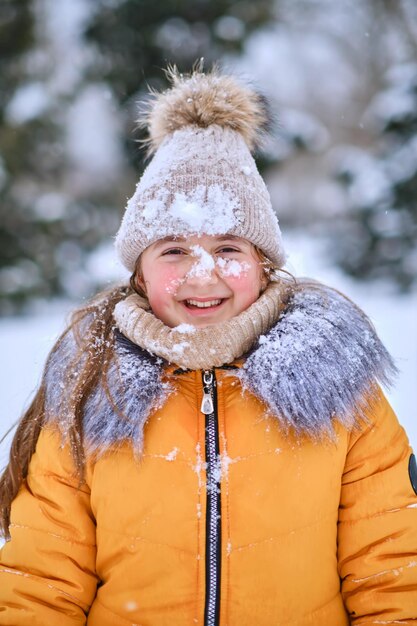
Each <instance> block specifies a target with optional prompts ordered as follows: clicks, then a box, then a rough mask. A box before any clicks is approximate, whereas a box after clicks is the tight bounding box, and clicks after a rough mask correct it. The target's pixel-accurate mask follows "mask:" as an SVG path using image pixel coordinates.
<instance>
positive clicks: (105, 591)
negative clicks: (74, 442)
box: [0, 294, 417, 626]
mask: <svg viewBox="0 0 417 626" xmlns="http://www.w3.org/2000/svg"><path fill="white" fill-rule="evenodd" d="M343 307H345V308H346V307H347V309H346V310H345V309H343ZM341 318H343V320H344V322H345V323H344V324H340V323H339V324H337V323H336V320H337V319H339V320H340V319H341ZM323 320H325V321H326V320H327V321H328V322H329V323H331V324H332V328H333V330H332V333H328V332H327V330H326V327H325V326H326V325H325V323H324V322H323ZM307 329H308V330H307ZM312 329H313V332H312ZM67 349H68V346H67ZM282 351H284V352H282ZM61 357H62V359H61V360H64V361H65V358H66V357H65V354H63V355H61ZM58 361H59V357H58V358H57V363H58ZM57 363H56V364H55V365H54V364H52V365H51V372H52V373H51V379H52V380H53V381H54V382H55V384H51V385H50V391H49V393H50V411H51V414H52V413H54V414H55V416H56V417H57V411H58V408H59V394H55V390H56V389H59V388H60V385H59V372H58V365H57ZM274 364H275V365H274ZM276 364H279V367H276ZM235 367H236V368H234V367H233V366H232V367H230V366H225V367H223V368H216V369H215V370H213V371H206V372H201V371H184V370H180V369H176V368H175V366H167V365H166V364H165V365H164V364H161V363H160V361H159V360H158V359H153V358H152V357H151V356H150V355H148V354H147V353H144V352H143V351H142V350H140V349H139V348H137V347H136V346H134V345H132V344H130V343H129V342H128V341H126V340H125V339H123V338H121V339H120V341H119V345H118V368H119V369H118V370H117V371H118V372H119V373H120V376H121V379H122V381H124V383H125V384H124V385H123V388H122V389H120V390H119V391H118V392H117V393H119V394H120V397H119V398H118V400H120V402H122V404H123V406H124V407H129V419H128V420H122V418H121V417H120V413H119V412H118V411H117V410H115V407H114V405H110V404H109V403H108V400H107V399H106V397H105V396H104V394H103V393H102V392H101V391H100V390H99V389H98V390H97V392H96V394H95V397H92V398H91V401H90V402H89V404H88V406H87V407H86V415H85V425H86V431H85V432H86V445H87V446H89V449H90V450H91V451H92V452H95V453H97V452H99V455H98V458H96V459H95V460H94V461H93V460H92V458H93V457H91V460H90V461H89V463H88V467H87V476H86V483H85V484H83V485H82V486H80V485H79V483H78V480H77V478H76V476H75V472H74V466H73V462H72V459H71V456H70V453H69V450H68V446H67V445H62V422H59V421H58V420H56V421H54V419H51V422H50V424H49V425H48V427H45V428H44V429H43V431H42V433H41V435H40V438H39V441H38V446H37V450H36V453H35V454H34V456H33V458H32V461H31V463H30V468H29V475H28V478H27V480H26V481H25V483H24V484H23V486H22V488H21V489H20V491H19V494H18V496H17V497H16V499H15V501H14V503H13V506H12V518H11V519H12V524H11V535H12V539H11V541H10V542H8V543H7V544H6V545H5V546H4V547H3V549H2V551H1V558H0V624H8V625H9V626H10V625H13V626H23V625H26V624H30V625H31V626H37V625H42V626H49V625H51V626H55V625H58V624H59V625H60V626H70V625H73V624H74V625H75V624H88V625H89V626H110V625H111V626H127V625H138V624H140V625H141V626H164V625H167V626H168V625H169V626H188V625H192V624H197V625H198V624H200V625H201V626H202V625H203V624H204V625H205V626H206V625H210V626H211V625H212V624H213V625H214V624H220V625H221V626H249V625H251V626H252V625H253V624H257V626H274V625H280V626H284V625H288V626H295V625H297V626H312V625H313V624H314V625H316V624H320V626H344V625H347V624H353V625H354V626H358V625H359V624H397V623H400V624H417V496H416V489H417V485H416V475H417V468H416V466H415V458H414V456H413V455H412V451H411V449H410V447H409V444H408V440H407V437H406V435H405V433H404V431H403V429H402V428H401V426H400V425H399V424H398V421H397V419H396V417H395V415H394V413H393V411H392V410H391V408H390V407H389V405H388V403H387V401H386V399H385V398H384V396H383V394H382V392H380V391H378V392H377V394H376V397H374V398H373V402H372V405H367V404H366V402H365V399H366V398H367V397H370V395H371V396H372V395H373V388H374V380H375V377H377V378H379V379H384V373H385V371H386V369H387V368H389V359H388V357H387V355H386V353H385V351H384V349H383V347H382V346H381V345H380V344H379V342H378V340H377V338H376V336H375V334H374V332H373V330H372V329H371V327H370V326H368V325H367V324H366V323H365V322H364V321H363V319H362V318H360V316H357V315H356V314H355V310H354V307H353V305H351V304H347V303H346V301H342V300H341V299H340V298H339V296H336V295H334V296H333V299H332V301H331V303H330V306H327V307H326V310H325V311H324V310H323V307H322V305H321V304H320V302H319V299H318V296H317V297H316V296H314V295H313V296H311V294H310V296H309V295H308V294H307V295H304V296H298V297H297V298H295V299H294V300H293V302H292V304H291V305H290V306H289V308H288V312H287V313H286V314H285V315H284V316H283V317H282V319H280V320H279V321H278V322H277V324H276V326H275V327H274V328H272V329H271V331H270V332H269V333H267V334H266V335H265V336H264V337H262V338H260V342H259V344H258V346H257V347H256V348H255V350H254V351H253V352H252V354H250V355H249V356H248V357H247V359H246V360H245V361H243V360H241V361H239V362H237V363H236V364H235ZM265 368H266V369H265ZM115 371H116V370H115ZM343 371H344V372H346V374H345V378H343V377H341V372H343ZM307 374H308V376H307ZM111 376H112V374H111ZM110 380H113V379H112V378H111V379H110ZM271 381H272V383H273V384H272V383H271ZM242 388H243V389H244V393H242ZM209 392H211V393H209ZM297 392H298V400H297ZM54 394H55V395H54ZM116 395H117V394H116ZM203 396H205V399H206V401H207V398H208V397H209V404H210V399H211V400H212V401H213V409H212V412H211V413H209V414H208V415H205V414H204V413H203V412H202V411H201V405H202V400H203ZM155 404H157V405H158V407H159V408H157V409H156V410H155V409H154V408H153V409H152V410H151V406H153V407H155ZM371 406H372V410H371V409H370V407H371ZM332 407H334V408H333V409H332ZM209 409H210V407H209ZM272 409H274V410H272ZM210 410H211V409H210ZM317 411H321V415H320V419H321V420H322V422H323V432H324V431H329V424H330V422H331V424H332V429H333V436H332V437H330V436H322V437H320V436H318V421H317V420H318V414H317ZM326 411H327V412H328V415H326V414H325V412H326ZM364 412H365V413H366V420H365V421H364V420H358V419H355V415H356V416H357V414H361V413H364ZM149 413H150V414H149ZM292 415H296V416H297V420H296V421H294V423H291V416H292ZM329 420H330V421H329ZM297 424H298V428H297ZM142 431H143V432H142ZM139 452H140V454H139ZM413 484H414V488H413Z"/></svg>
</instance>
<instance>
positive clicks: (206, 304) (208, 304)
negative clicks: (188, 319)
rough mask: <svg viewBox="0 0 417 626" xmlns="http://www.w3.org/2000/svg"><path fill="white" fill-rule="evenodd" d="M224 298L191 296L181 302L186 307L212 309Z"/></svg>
mask: <svg viewBox="0 0 417 626" xmlns="http://www.w3.org/2000/svg"><path fill="white" fill-rule="evenodd" d="M224 301H225V298H214V299H213V300H205V301H203V300H193V299H192V298H190V299H187V300H183V304H184V305H185V306H186V307H187V309H214V308H216V307H218V306H220V305H221V304H222V303H223V302H224Z"/></svg>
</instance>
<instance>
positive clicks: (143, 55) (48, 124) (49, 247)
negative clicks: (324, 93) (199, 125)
mask: <svg viewBox="0 0 417 626" xmlns="http://www.w3.org/2000/svg"><path fill="white" fill-rule="evenodd" d="M273 11H274V1H273V0H260V1H259V2H256V3H253V2H249V1H247V0H240V1H236V0H235V1H232V0H210V1H208V0H164V1H162V2H155V1H154V0H97V2H95V3H94V4H92V3H89V2H87V1H86V0H61V2H60V3H56V2H54V0H2V3H1V4H0V59H1V60H0V119H1V122H2V129H1V131H0V143H1V152H0V194H1V197H0V206H1V221H0V312H1V313H3V314H4V313H6V314H8V313H12V312H14V311H16V310H20V309H22V307H24V305H25V304H27V303H28V302H30V301H31V299H33V298H35V299H36V298H41V299H42V298H45V297H51V296H55V295H58V296H62V295H69V296H73V297H75V298H77V299H79V298H80V297H82V296H84V295H88V294H89V293H91V292H93V291H94V290H95V289H96V288H97V286H98V283H99V282H100V279H101V276H102V274H103V272H101V273H100V271H98V272H96V273H95V272H94V271H93V270H94V269H97V267H95V268H93V269H91V268H89V270H88V271H86V261H87V256H86V255H88V253H89V252H91V251H93V250H94V249H96V248H97V246H98V245H99V244H100V242H102V241H104V240H106V239H108V237H109V235H113V234H114V233H115V230H116V228H117V224H118V222H119V219H120V212H121V210H122V209H123V208H124V203H125V198H126V196H127V195H128V194H130V193H131V192H132V189H133V183H134V181H136V180H137V178H138V175H139V173H140V169H141V167H142V164H141V162H140V161H141V155H140V151H139V150H138V148H137V144H136V142H135V141H134V139H133V138H132V139H129V136H130V135H131V129H132V127H133V120H134V116H135V114H136V110H135V106H136V105H135V101H136V99H137V98H138V97H142V96H143V95H144V93H145V91H146V90H147V85H149V84H150V85H152V86H154V87H163V86H164V82H163V80H164V77H163V74H162V72H161V68H163V67H165V66H166V64H167V62H170V63H176V64H177V65H178V66H179V67H180V69H184V70H189V69H190V67H191V65H192V64H193V62H195V61H196V59H198V58H199V57H204V58H205V59H206V61H207V63H206V65H207V66H209V65H210V64H211V63H212V62H213V61H217V60H219V59H221V57H222V55H224V54H225V53H227V52H231V53H239V52H240V50H241V49H242V46H243V42H244V40H245V38H246V36H247V35H248V34H249V33H250V32H251V31H253V30H254V29H256V28H258V27H260V26H262V25H264V24H266V23H267V22H268V20H271V19H272V16H273ZM96 265H97V263H96Z"/></svg>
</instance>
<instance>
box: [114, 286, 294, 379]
mask: <svg viewBox="0 0 417 626" xmlns="http://www.w3.org/2000/svg"><path fill="white" fill-rule="evenodd" d="M284 294H285V288H284V287H283V286H282V285H281V284H278V283H276V282H271V283H269V285H268V287H267V288H266V290H265V291H264V292H263V293H262V294H261V296H260V297H259V298H258V300H256V302H254V303H253V304H252V305H251V306H250V307H249V308H247V309H246V310H245V311H243V312H242V313H239V314H238V315H236V316H235V317H233V318H231V319H230V320H227V321H225V322H220V323H219V324H213V325H211V326H206V327H204V328H197V327H195V326H191V325H189V324H181V325H180V326H176V327H175V328H170V327H168V326H166V325H165V324H164V323H163V322H162V321H161V320H160V319H158V318H157V317H155V315H154V314H153V313H152V312H150V311H148V310H146V301H145V300H144V299H143V298H141V297H140V296H138V295H136V294H133V295H131V296H129V297H128V298H126V299H125V300H122V301H121V302H119V303H118V304H117V305H116V307H115V310H114V318H115V320H116V324H117V327H118V328H119V330H120V331H121V332H122V333H123V334H124V335H125V336H126V337H128V338H129V339H130V340H131V341H132V342H133V343H134V344H136V345H138V346H140V347H141V348H143V349H144V350H146V351H147V352H150V353H151V354H154V355H157V356H160V357H162V358H163V359H165V360H166V361H168V362H170V363H176V364H177V365H179V366H180V367H181V368H183V369H191V370H198V369H211V368H213V367H220V366H222V365H225V364H227V363H231V362H232V361H234V360H235V359H237V358H238V357H240V356H242V355H243V354H245V353H246V352H248V350H250V348H251V347H252V346H253V345H254V343H255V342H256V340H257V339H258V338H259V337H260V336H261V335H263V334H264V333H266V332H267V331H268V330H269V329H270V328H271V327H272V326H273V325H274V324H275V323H276V321H277V320H278V317H279V314H280V312H281V311H282V310H283V308H284V304H283V301H284V300H285V298H284Z"/></svg>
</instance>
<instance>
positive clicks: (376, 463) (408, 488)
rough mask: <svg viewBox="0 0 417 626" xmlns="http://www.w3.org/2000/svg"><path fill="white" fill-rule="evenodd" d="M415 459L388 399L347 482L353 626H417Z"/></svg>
mask: <svg viewBox="0 0 417 626" xmlns="http://www.w3.org/2000/svg"><path fill="white" fill-rule="evenodd" d="M411 454H412V450H411V448H410V446H409V443H408V439H407V436H406V434H405V432H404V430H403V428H402V427H401V426H400V424H399V423H398V420H397V418H396V416H395V414H394V412H393V410H392V409H391V407H390V405H389V404H388V402H387V400H386V399H385V397H384V396H383V394H382V392H381V393H380V396H379V397H378V400H377V403H376V405H375V410H374V411H373V412H372V417H371V420H370V423H368V424H367V425H366V426H365V428H364V430H362V432H359V433H358V432H356V433H352V435H351V438H350V443H349V448H348V452H347V457H346V465H345V469H344V474H343V479H342V488H341V504H340V510H339V526H338V559H339V573H340V577H341V579H342V594H343V599H344V602H345V605H346V608H347V610H348V612H349V615H350V619H351V624H352V625H355V626H358V625H359V624H417V495H416V493H415V491H414V489H417V485H416V476H415V470H413V457H411ZM410 457H411V459H410ZM412 481H413V483H414V488H413V483H412Z"/></svg>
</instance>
